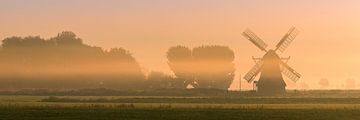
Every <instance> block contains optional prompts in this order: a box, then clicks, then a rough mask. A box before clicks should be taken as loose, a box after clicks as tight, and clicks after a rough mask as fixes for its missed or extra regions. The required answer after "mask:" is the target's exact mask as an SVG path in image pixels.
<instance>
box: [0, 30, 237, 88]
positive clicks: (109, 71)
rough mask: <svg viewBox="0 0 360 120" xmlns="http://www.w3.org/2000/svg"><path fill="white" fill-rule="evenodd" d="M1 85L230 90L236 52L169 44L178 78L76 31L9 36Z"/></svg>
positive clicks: (2, 51) (2, 52) (0, 73)
mask: <svg viewBox="0 0 360 120" xmlns="http://www.w3.org/2000/svg"><path fill="white" fill-rule="evenodd" d="M0 58H1V59H0V67H1V68H0V88H1V89H16V88H59V89H62V88H63V89H67V88H97V87H103V88H116V89H143V88H152V89H158V88H186V87H188V86H192V87H195V88H217V89H227V88H228V87H229V85H230V84H231V82H232V80H233V77H234V71H235V68H234V64H233V60H234V53H233V51H232V50H230V49H229V48H228V47H224V46H200V47H196V48H193V49H190V48H188V47H185V46H175V47H171V48H169V50H168V52H167V58H168V64H169V67H170V68H171V70H172V71H173V72H174V74H175V75H174V76H172V75H168V74H164V73H161V72H151V73H149V75H148V77H146V76H145V75H144V73H143V72H142V71H141V67H140V65H139V64H138V62H137V61H136V59H135V58H134V57H133V56H132V55H131V53H130V52H129V51H127V50H125V49H123V48H112V49H110V50H103V49H102V48H100V47H94V46H89V45H86V44H84V43H83V42H82V40H81V39H80V38H78V37H77V36H76V35H75V34H74V33H72V32H62V33H59V34H58V35H57V36H56V37H53V38H50V39H43V38H41V37H40V36H35V37H33V36H29V37H25V38H22V37H10V38H6V39H4V40H3V41H2V45H1V48H0Z"/></svg>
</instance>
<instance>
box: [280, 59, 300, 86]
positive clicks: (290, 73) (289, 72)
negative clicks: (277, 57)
mask: <svg viewBox="0 0 360 120" xmlns="http://www.w3.org/2000/svg"><path fill="white" fill-rule="evenodd" d="M280 63H281V64H280V70H281V72H282V73H283V74H284V75H285V76H287V77H288V78H289V79H291V80H292V81H294V82H297V81H298V80H299V79H300V77H301V75H300V74H299V73H297V72H296V71H295V70H294V69H293V68H291V67H290V66H289V65H287V64H286V63H284V62H282V61H281V62H280Z"/></svg>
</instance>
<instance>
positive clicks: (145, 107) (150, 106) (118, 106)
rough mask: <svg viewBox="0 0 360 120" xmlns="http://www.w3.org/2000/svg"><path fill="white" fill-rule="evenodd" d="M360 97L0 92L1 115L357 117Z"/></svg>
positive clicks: (257, 119) (132, 119)
mask: <svg viewBox="0 0 360 120" xmlns="http://www.w3.org/2000/svg"><path fill="white" fill-rule="evenodd" d="M343 92H346V93H347V94H340V93H343ZM239 94H240V93H239ZM317 94H322V95H321V96H319V95H317ZM358 96H359V95H358V91H312V92H306V93H304V92H303V93H300V94H298V93H296V94H287V95H282V96H237V95H234V94H233V95H228V96H226V95H220V96H42V95H1V96H0V119H5V120H11V119H29V120H39V119H51V120H54V119H55V120H56V119H74V120H77V119H94V120H101V119H121V120H123V119H129V120H140V119H154V120H161V119H164V120H183V119H186V120H195V119H197V120H199V119H210V120H211V119H212V120H218V119H241V120H264V119H275V120H289V119H291V120H304V119H306V120H358V119H360V97H358Z"/></svg>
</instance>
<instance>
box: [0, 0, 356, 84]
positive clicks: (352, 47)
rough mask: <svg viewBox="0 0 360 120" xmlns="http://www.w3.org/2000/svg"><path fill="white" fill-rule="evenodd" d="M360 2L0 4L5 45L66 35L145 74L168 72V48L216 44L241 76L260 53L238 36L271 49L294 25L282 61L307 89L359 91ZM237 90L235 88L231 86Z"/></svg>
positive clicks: (40, 0)
mask: <svg viewBox="0 0 360 120" xmlns="http://www.w3.org/2000/svg"><path fill="white" fill-rule="evenodd" d="M359 5H360V1H357V0H347V1H336V0H317V1H314V0H301V1H290V0H273V1H268V0H242V1H239V0H226V1H224V0H196V1H194V0H172V1H169V0H151V1H149V0H121V1H118V0H102V1H99V0H51V1H50V0H34V1H30V0H2V1H0V16H1V19H0V39H3V38H5V37H10V36H28V35H41V36H43V37H51V36H56V35H57V33H59V32H61V31H64V30H69V31H73V32H75V33H76V34H77V35H78V36H79V37H81V38H83V39H84V42H85V43H87V44H90V45H95V46H100V47H104V48H106V49H108V48H111V47H124V48H126V49H128V50H130V51H131V52H132V53H134V56H135V57H136V58H137V60H138V61H139V62H140V63H141V65H142V66H143V68H144V71H151V70H157V71H165V72H170V70H169V68H168V66H167V64H166V62H167V60H166V57H165V52H166V50H167V49H168V48H169V47H170V46H174V45H186V46H189V47H194V46H199V45H208V44H219V45H226V46H229V47H230V48H231V49H233V50H234V52H235V54H236V61H235V63H236V65H237V66H236V67H237V69H238V71H237V74H239V73H241V74H245V73H246V72H247V70H249V69H250V68H251V66H252V65H253V64H254V63H253V61H252V59H251V56H262V55H263V54H264V53H262V52H261V51H260V50H258V48H256V47H255V46H254V45H253V44H252V43H250V42H249V41H247V40H246V39H245V38H244V37H243V36H241V33H242V32H243V30H245V28H250V29H252V31H254V32H255V33H256V34H257V35H258V36H260V37H261V38H262V39H263V40H264V41H266V42H267V43H268V44H269V45H270V48H271V47H273V46H274V45H275V44H276V43H277V42H278V41H279V40H280V38H281V37H282V36H283V35H284V34H285V32H287V31H288V29H289V28H290V27H291V26H296V27H297V28H298V29H299V30H300V31H301V32H300V34H299V36H298V37H297V38H296V39H295V40H294V42H293V43H292V44H291V45H290V46H289V48H288V49H287V50H286V52H285V53H284V54H282V55H281V56H284V57H287V56H289V55H291V60H290V61H289V65H290V66H292V67H293V68H294V69H295V70H297V71H298V72H299V73H301V74H302V75H303V77H302V78H301V79H300V81H299V83H298V85H299V84H302V83H304V82H306V83H307V84H309V86H310V87H311V88H319V86H318V81H319V80H320V79H321V78H327V79H328V80H329V81H330V85H331V87H332V88H342V87H341V86H343V83H344V81H345V80H346V79H355V80H358V81H359V82H358V83H357V84H359V85H357V86H358V87H360V73H358V71H360V62H359V61H360V53H359V52H360V47H358V46H359V45H360V41H359V40H360V34H359V32H360V7H358V6H359ZM233 87H236V86H233Z"/></svg>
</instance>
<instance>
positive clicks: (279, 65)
mask: <svg viewBox="0 0 360 120" xmlns="http://www.w3.org/2000/svg"><path fill="white" fill-rule="evenodd" d="M298 33H299V32H298V30H297V29H295V28H294V27H292V28H291V29H290V30H289V32H287V33H286V34H285V36H284V37H283V38H282V39H281V40H280V42H279V43H278V44H277V45H276V48H275V50H272V49H270V50H268V49H266V47H267V46H268V45H267V44H266V43H265V42H264V41H263V40H261V39H260V38H259V37H258V36H256V35H255V34H254V33H253V32H251V31H250V30H249V29H246V30H245V31H244V32H243V36H245V37H246V38H247V39H248V40H250V41H251V42H252V43H253V44H255V45H256V46H257V47H258V48H259V49H260V50H262V51H264V52H265V55H264V56H263V57H262V58H254V57H253V60H254V61H255V63H256V64H255V66H253V67H252V68H251V69H250V71H249V72H248V73H247V74H246V75H245V76H244V79H245V80H247V81H248V82H249V83H251V82H253V81H254V79H255V77H256V76H257V75H258V74H259V73H260V74H261V75H260V78H259V80H258V81H254V82H256V83H257V90H258V92H259V93H260V94H264V95H273V94H281V93H284V92H285V87H286V83H285V81H284V79H283V76H282V74H284V75H285V76H287V77H288V78H289V79H291V80H292V81H294V82H296V81H298V80H299V78H300V77H301V75H300V74H299V73H297V72H296V71H295V70H294V69H292V68H291V67H290V66H289V65H287V64H286V63H287V61H288V60H289V59H290V57H288V58H281V57H279V55H278V54H277V52H281V53H282V52H284V51H285V49H286V48H287V47H288V46H289V44H290V43H291V42H292V41H293V40H294V39H295V37H296V35H297V34H298Z"/></svg>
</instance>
